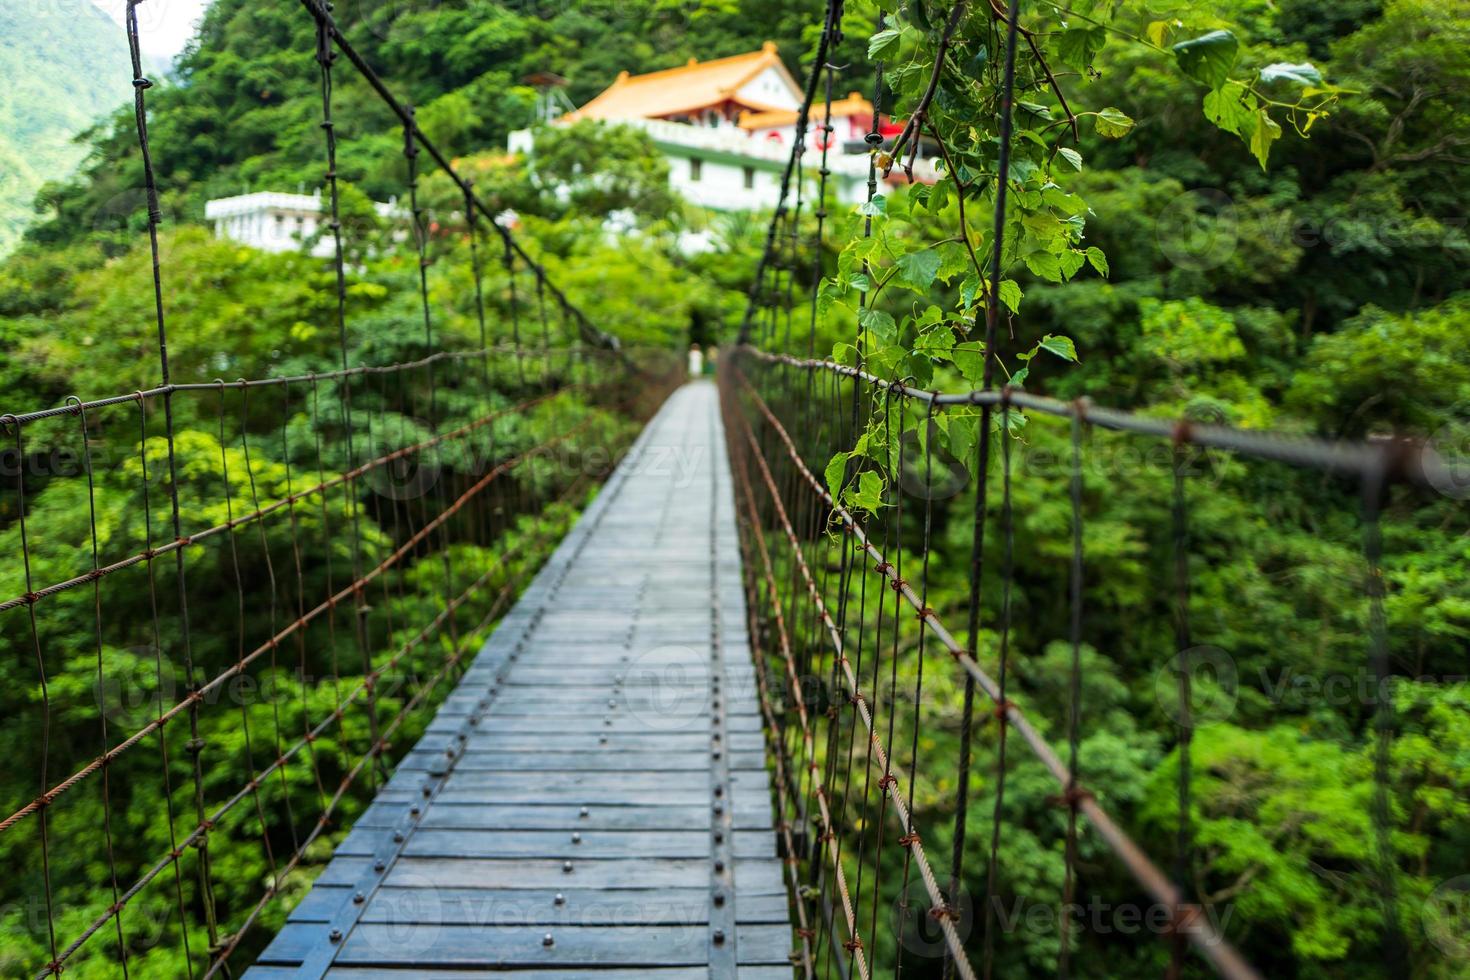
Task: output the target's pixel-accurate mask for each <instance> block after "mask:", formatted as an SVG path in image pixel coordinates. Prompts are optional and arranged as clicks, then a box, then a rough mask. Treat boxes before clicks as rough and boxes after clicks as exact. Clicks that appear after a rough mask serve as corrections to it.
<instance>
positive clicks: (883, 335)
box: [858, 306, 898, 344]
mask: <svg viewBox="0 0 1470 980" xmlns="http://www.w3.org/2000/svg"><path fill="white" fill-rule="evenodd" d="M858 325H859V326H861V327H862V328H863V329H864V330H866V331H868V332H869V333H871V334H873V336H875V337H877V338H878V339H879V340H880V341H882V342H883V343H885V344H886V343H890V342H892V340H893V339H894V338H895V337H897V336H898V324H896V323H894V322H893V317H892V316H890V315H889V314H887V313H884V312H883V311H882V310H875V309H873V308H872V307H871V306H865V307H863V308H862V309H860V310H858Z"/></svg>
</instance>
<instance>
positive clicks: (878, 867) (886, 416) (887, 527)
mask: <svg viewBox="0 0 1470 980" xmlns="http://www.w3.org/2000/svg"><path fill="white" fill-rule="evenodd" d="M892 400H893V388H892V387H887V388H884V389H883V434H884V438H883V445H884V446H888V445H890V444H891V440H892V432H891V429H892V425H891V422H890V418H891V416H892ZM883 550H884V553H885V554H893V548H892V531H891V522H889V521H887V520H885V521H883ZM874 571H876V572H877V573H878V589H879V591H878V612H877V616H876V622H875V624H874V630H873V637H874V639H873V730H874V731H876V730H877V729H878V723H879V707H880V705H882V703H883V700H884V698H883V695H882V691H883V686H882V685H883V680H882V678H883V675H882V671H881V668H882V664H883V625H884V618H883V611H884V600H885V596H884V595H883V592H882V588H883V586H884V585H885V584H887V583H886V582H885V581H884V577H885V575H886V573H887V571H888V566H887V565H886V564H879V565H878V566H877V567H876V568H875V569H874ZM889 696H890V698H891V697H892V692H891V691H890V692H889ZM895 710H896V708H895V706H894V705H893V704H891V703H890V704H889V713H890V720H889V723H888V741H887V742H886V743H885V744H887V745H890V746H891V745H892V744H893V722H892V713H893V712H894V711H895ZM873 741H874V740H873V739H871V738H870V739H869V740H868V755H869V758H870V759H871V757H872V755H873ZM892 764H893V753H892V752H889V753H888V754H887V756H886V759H885V762H884V765H883V775H881V776H879V777H878V819H877V821H876V822H875V823H874V828H875V830H876V831H877V833H876V837H877V840H876V842H875V843H874V846H873V917H872V923H871V925H870V926H869V929H868V935H869V936H870V937H871V939H872V942H873V950H872V955H871V957H870V959H871V960H872V962H873V963H874V965H875V967H876V964H877V963H878V945H879V942H878V940H879V934H878V906H879V905H881V904H882V894H883V893H882V884H883V880H882V879H883V838H884V830H885V828H886V827H887V817H888V790H889V787H890V786H892V784H893V783H894V782H895V777H894V775H893V773H892V771H891V766H892Z"/></svg>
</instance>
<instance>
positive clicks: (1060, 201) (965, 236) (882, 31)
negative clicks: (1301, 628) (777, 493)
mask: <svg viewBox="0 0 1470 980" xmlns="http://www.w3.org/2000/svg"><path fill="white" fill-rule="evenodd" d="M1169 6H1170V10H1169V12H1168V13H1164V14H1161V13H1159V9H1160V7H1159V5H1154V4H1147V3H1136V2H1120V3H1107V2H1102V0H1079V2H1078V3H1076V4H1075V5H1072V6H1066V5H1063V4H1058V3H1049V2H1043V0H1026V2H1021V3H1020V4H1019V7H1020V11H1019V16H1018V18H1017V24H1016V32H1015V36H1014V40H1013V42H1012V43H1013V45H1014V82H1013V85H1012V87H1011V91H1012V93H1013V96H1012V101H1011V113H1010V121H1009V127H1010V132H1009V134H1008V139H1007V138H1003V136H1004V135H1005V127H1006V120H1005V112H1004V109H1005V105H1004V95H1005V92H1006V89H1007V77H1008V68H1007V61H1008V58H1007V48H1008V15H1009V10H1008V8H1007V7H1006V6H1005V3H1004V0H956V2H955V3H953V4H944V3H937V2H934V0H860V2H856V3H852V4H849V5H848V7H847V15H848V22H849V23H852V22H866V23H872V24H875V25H876V30H875V31H874V32H873V33H872V34H871V36H870V37H869V38H868V42H867V54H868V58H869V60H870V61H871V62H873V63H874V64H875V65H876V66H877V70H878V72H879V73H880V74H881V77H882V79H883V83H884V85H883V92H882V93H881V96H882V98H883V99H885V104H884V105H883V110H884V112H885V113H887V114H891V116H892V118H894V119H900V120H905V124H904V128H903V130H902V131H901V132H900V133H899V134H898V135H897V137H896V138H895V139H894V140H893V141H892V143H890V144H886V145H884V146H883V147H882V148H879V149H875V151H874V164H875V171H876V173H875V176H877V177H880V178H883V180H881V181H880V182H879V183H878V184H877V185H876V186H877V188H878V190H877V192H876V193H874V194H872V196H871V198H870V199H869V200H867V201H866V202H865V203H863V204H861V205H859V206H857V207H856V208H854V209H853V210H852V212H851V213H850V214H849V215H847V216H846V218H845V220H842V221H838V222H836V223H835V227H834V232H835V236H836V237H835V242H836V244H837V245H838V246H840V251H839V252H838V256H837V260H836V267H835V272H833V273H832V274H831V275H828V276H827V277H825V278H824V279H823V281H822V283H821V286H820V289H819V291H818V295H817V313H818V320H819V322H820V323H821V324H822V325H823V328H824V331H825V332H826V334H827V335H828V336H835V337H838V338H841V339H839V340H837V341H836V342H835V343H834V345H833V347H832V350H831V355H832V357H833V359H834V360H836V361H837V362H839V363H841V364H843V365H847V366H852V367H861V368H862V369H863V370H864V371H867V372H869V373H871V374H874V375H877V376H878V377H881V378H884V379H886V380H892V381H902V382H905V383H907V384H910V385H913V386H917V387H921V388H945V389H950V390H954V389H965V388H979V387H982V386H990V385H991V384H1006V385H1011V386H1014V387H1024V386H1025V385H1026V383H1027V380H1028V375H1029V374H1030V369H1031V364H1032V362H1033V360H1034V359H1036V358H1038V357H1054V358H1060V359H1062V360H1063V361H1073V362H1075V361H1077V360H1078V359H1079V352H1078V350H1077V347H1076V345H1075V343H1074V342H1073V340H1072V339H1071V338H1070V337H1068V336H1065V335H1062V334H1048V335H1046V336H1043V337H1042V338H1041V339H1039V340H1037V341H1036V342H1035V343H1033V344H1031V345H1030V346H1029V347H1025V348H1023V349H1013V348H1012V345H1011V343H1010V341H1011V338H1012V337H1013V330H1012V323H1011V318H1012V317H1014V316H1015V315H1016V314H1017V313H1019V312H1020V311H1021V309H1022V304H1023V302H1024V298H1025V290H1024V287H1023V280H1024V279H1025V278H1026V276H1027V275H1029V276H1030V277H1032V278H1033V279H1035V280H1041V281H1045V282H1053V283H1062V282H1066V281H1069V280H1071V279H1073V278H1074V277H1076V276H1080V275H1085V274H1092V275H1097V276H1102V277H1107V276H1108V274H1109V266H1108V259H1107V256H1106V255H1105V254H1104V253H1103V251H1102V250H1101V249H1100V248H1098V247H1096V246H1094V245H1090V244H1089V243H1088V241H1087V220H1088V218H1089V216H1090V214H1091V212H1090V209H1089V208H1088V205H1087V201H1086V200H1085V199H1084V198H1083V197H1082V196H1081V195H1080V194H1078V193H1077V192H1076V191H1075V190H1072V189H1070V188H1069V178H1071V177H1073V176H1074V175H1076V174H1077V173H1079V172H1081V171H1082V170H1083V169H1084V168H1085V167H1086V160H1085V158H1084V156H1083V152H1082V149H1083V146H1084V145H1085V142H1086V140H1087V139H1091V138H1092V137H1091V136H1087V135H1085V134H1086V133H1087V130H1089V129H1090V130H1091V132H1092V134H1095V137H1096V138H1101V139H1104V140H1120V139H1124V138H1126V137H1127V136H1128V134H1129V132H1130V130H1132V129H1133V126H1134V120H1133V119H1131V118H1130V117H1129V116H1128V115H1127V114H1126V113H1125V112H1123V111H1122V110H1121V109H1119V108H1117V107H1115V106H1097V107H1091V106H1089V105H1088V103H1087V97H1088V83H1089V82H1090V81H1092V80H1094V79H1096V78H1098V77H1099V72H1098V69H1097V67H1095V62H1096V59H1097V57H1098V54H1099V52H1101V51H1102V50H1103V49H1104V48H1105V47H1106V46H1108V45H1112V44H1131V45H1135V46H1138V47H1139V48H1141V49H1143V50H1145V51H1147V52H1149V53H1151V54H1153V55H1156V56H1157V62H1158V64H1159V66H1160V67H1163V68H1166V69H1168V70H1173V71H1176V72H1178V73H1180V74H1181V75H1182V76H1183V77H1184V78H1185V79H1187V80H1189V81H1190V82H1191V83H1193V84H1194V85H1195V86H1196V87H1197V88H1198V90H1199V92H1200V97H1201V101H1200V108H1201V111H1202V114H1203V116H1204V118H1205V119H1206V120H1208V121H1209V122H1211V123H1213V124H1214V125H1216V126H1218V127H1219V128H1220V129H1222V130H1224V131H1226V132H1229V133H1231V134H1234V135H1235V136H1237V137H1239V138H1240V139H1241V140H1242V141H1243V142H1244V143H1245V144H1246V146H1247V147H1248V148H1249V151H1250V152H1251V154H1252V155H1254V157H1255V158H1256V160H1257V161H1258V162H1259V163H1260V165H1261V167H1262V168H1264V167H1265V166H1266V163H1267V160H1268V158H1269V155H1270V152H1271V147H1272V144H1274V143H1275V142H1276V140H1277V139H1279V138H1280V136H1281V135H1282V131H1283V126H1284V125H1289V126H1291V127H1292V128H1293V130H1294V131H1295V132H1297V133H1298V134H1300V135H1302V136H1305V135H1306V134H1307V133H1308V131H1309V130H1310V129H1311V128H1312V126H1313V124H1314V123H1316V122H1317V121H1318V120H1319V119H1321V118H1323V117H1324V116H1326V115H1328V114H1329V112H1331V110H1332V108H1333V106H1334V104H1335V103H1336V102H1337V100H1338V99H1339V98H1340V96H1342V95H1343V94H1345V93H1344V90H1343V89H1340V88H1338V87H1336V86H1333V85H1331V84H1329V83H1327V82H1325V81H1324V80H1323V78H1322V76H1321V73H1320V72H1319V71H1318V69H1317V68H1316V67H1314V66H1313V65H1311V64H1309V63H1284V62H1283V63H1275V64H1266V65H1251V64H1249V63H1248V61H1247V60H1246V59H1244V58H1243V57H1242V47H1241V44H1240V42H1239V40H1238V39H1237V37H1236V36H1235V34H1234V33H1232V32H1231V31H1230V30H1229V29H1227V27H1225V26H1224V23H1223V22H1222V21H1219V20H1218V19H1217V18H1215V17H1214V16H1213V15H1212V14H1211V13H1210V12H1209V10H1208V8H1206V7H1204V6H1203V5H1186V4H1173V5H1169ZM1174 8H1177V9H1174ZM820 123H821V120H820V118H819V110H818V111H814V113H813V121H812V125H814V126H815V125H820ZM923 158H928V166H929V168H930V171H929V172H930V174H931V176H932V177H933V178H934V179H932V182H931V181H927V180H924V181H916V180H915V177H916V176H920V177H922V176H923V175H922V173H917V174H916V167H918V168H922V167H923V166H924V163H923V162H922V161H923ZM1003 159H1004V160H1006V164H1005V166H1006V171H1007V172H1006V174H1005V178H1006V179H1005V183H1004V185H1002V183H1001V181H1000V179H999V178H1000V167H1001V161H1002V160H1003ZM894 176H897V177H899V178H900V180H899V181H898V182H897V183H895V182H894V181H892V180H890V179H889V178H890V177H894ZM902 178H907V180H904V179H902ZM1002 199H1003V204H1002V206H1003V208H1004V213H1003V220H1002V221H1000V222H996V221H995V216H996V215H995V212H996V208H997V202H998V201H1000V200H1002ZM997 229H999V231H1000V235H999V237H1000V243H999V245H997V242H996V230H997ZM997 263H998V268H997ZM1088 270H1090V271H1088ZM991 306H994V307H995V309H994V311H993V312H992V311H991V310H990V309H989V308H990V307H991ZM997 325H998V329H997ZM987 327H989V328H990V329H989V333H990V334H991V335H992V336H993V338H994V339H993V343H994V347H995V349H994V350H993V351H987V348H986V336H987ZM992 355H993V362H992V363H990V364H987V361H988V359H991V358H992ZM894 413H898V415H897V416H896V417H895V415H894ZM1003 415H1004V418H1005V419H1006V424H1007V425H1008V426H1009V428H1010V430H1011V431H1012V432H1013V433H1018V432H1019V430H1020V429H1021V428H1022V427H1024V425H1025V422H1026V418H1025V415H1024V413H1022V412H1020V411H1008V412H1005V413H1003ZM981 417H982V415H981V413H980V412H978V410H969V411H967V410H963V409H962V410H954V411H948V412H944V413H938V414H936V415H934V417H933V420H934V425H932V426H923V427H921V428H920V432H919V438H920V440H921V445H922V444H923V441H924V440H926V439H928V438H929V432H930V431H931V430H932V431H933V432H934V433H935V437H936V438H937V439H938V440H939V441H940V442H941V443H942V444H943V445H942V448H943V449H944V450H945V451H947V452H948V453H949V454H951V455H953V456H954V457H955V458H956V459H958V460H960V461H962V462H963V463H964V464H965V465H966V466H973V465H974V462H975V453H974V451H973V450H974V448H975V446H976V443H977V438H978V429H979V419H980V418H981ZM1000 419H1001V415H1000V414H997V415H996V416H995V419H993V424H996V425H999V424H1000ZM895 423H896V424H895ZM903 431H904V425H903V419H902V409H901V407H900V403H897V402H894V401H892V400H889V399H886V398H883V397H882V396H879V398H877V399H876V400H874V402H873V403H872V405H871V410H870V412H869V414H868V418H867V422H866V425H865V427H863V428H862V429H861V431H860V432H859V434H858V438H857V440H856V442H855V444H854V445H853V446H852V447H851V448H850V449H848V450H845V451H843V452H839V453H838V454H836V455H835V456H834V457H833V458H832V460H831V462H830V463H829V465H828V467H827V479H828V483H829V486H830V488H831V489H832V491H833V493H834V494H838V493H839V492H840V493H841V496H842V499H843V501H844V502H845V503H846V504H848V505H849V506H851V507H854V508H857V509H861V510H867V511H873V510H876V509H877V507H879V506H881V501H882V491H883V489H884V485H885V480H884V478H883V476H882V475H881V474H882V472H884V471H886V472H887V473H894V472H896V471H897V462H898V458H897V457H898V452H899V450H898V441H899V440H898V439H896V438H893V437H892V436H893V435H894V434H895V433H897V434H901V433H902V432H903ZM863 459H867V460H871V461H873V462H876V463H879V464H880V465H879V466H878V467H877V470H878V472H876V473H875V472H866V473H863V472H861V470H862V467H861V466H854V465H849V463H850V462H851V461H861V460H863Z"/></svg>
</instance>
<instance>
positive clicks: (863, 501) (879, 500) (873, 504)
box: [828, 464, 883, 514]
mask: <svg viewBox="0 0 1470 980" xmlns="http://www.w3.org/2000/svg"><path fill="white" fill-rule="evenodd" d="M828 465H830V464H828ZM842 502H843V503H844V504H846V505H847V506H849V507H855V508H857V509H859V510H865V511H867V512H868V513H870V514H875V513H877V512H878V509H879V508H881V507H882V506H883V478H882V477H880V476H879V475H878V474H877V473H874V472H873V471H872V470H867V471H865V472H864V473H863V475H862V476H860V477H858V482H857V484H856V485H854V486H850V487H848V488H847V489H846V490H844V491H842Z"/></svg>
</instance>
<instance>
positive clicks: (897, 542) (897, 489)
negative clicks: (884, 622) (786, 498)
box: [874, 393, 912, 971]
mask: <svg viewBox="0 0 1470 980" xmlns="http://www.w3.org/2000/svg"><path fill="white" fill-rule="evenodd" d="M905 397H906V396H905V395H903V394H902V393H900V394H899V396H898V465H897V466H895V467H894V468H893V473H892V479H891V481H890V486H891V487H892V488H893V503H894V514H893V548H892V550H891V551H889V552H888V553H889V554H890V555H892V556H893V581H894V583H899V582H902V581H903V580H904V579H903V484H902V480H903V462H904V459H903V458H904V444H903V427H904V421H905V419H907V417H908V403H907V402H906V401H905ZM889 424H890V425H891V422H889ZM892 440H893V435H892V430H891V429H890V431H889V435H888V438H887V439H885V440H884V444H885V445H888V446H892V445H893V441H892ZM889 458H890V460H891V459H892V457H891V456H890V457H889ZM899 590H900V586H898V585H897V584H895V585H894V587H893V622H892V624H891V625H892V629H891V635H892V637H893V655H892V657H891V658H890V659H889V661H888V669H889V672H888V697H889V701H890V704H889V709H888V741H887V745H888V746H889V752H888V779H889V781H890V785H892V784H893V783H896V782H897V778H898V777H896V776H894V775H893V757H894V756H895V755H896V754H897V753H895V752H894V751H893V747H894V746H896V745H897V744H898V741H897V739H896V737H895V735H894V732H895V731H896V730H897V726H898V655H899V640H900V639H901V638H902V636H903V596H902V595H901V594H900V591H899ZM903 830H904V832H903V833H902V834H900V835H899V841H898V845H899V846H900V847H903V848H905V850H907V845H906V838H907V837H908V834H909V832H910V831H911V830H912V828H911V827H908V826H905V827H904V828H903ZM876 938H877V937H876V936H875V937H874V939H875V940H876ZM902 961H903V944H902V943H900V942H899V941H898V937H897V936H895V937H894V941H893V963H894V969H895V971H897V969H898V964H899V963H901V962H902Z"/></svg>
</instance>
